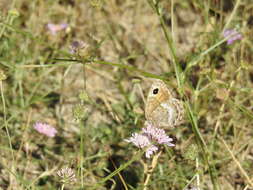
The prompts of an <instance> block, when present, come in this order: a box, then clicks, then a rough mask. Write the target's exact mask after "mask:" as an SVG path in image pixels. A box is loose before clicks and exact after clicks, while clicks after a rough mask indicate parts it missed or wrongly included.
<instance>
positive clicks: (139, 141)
mask: <svg viewBox="0 0 253 190" xmlns="http://www.w3.org/2000/svg"><path fill="white" fill-rule="evenodd" d="M125 141H126V142H131V143H133V144H134V145H135V146H137V147H138V148H141V149H143V148H146V153H145V155H146V157H147V158H150V156H151V155H152V154H154V153H155V152H156V151H157V150H158V147H156V146H155V145H153V144H152V142H151V139H150V138H149V137H148V136H147V135H145V134H139V133H133V134H132V137H130V138H129V139H126V140H125Z"/></svg>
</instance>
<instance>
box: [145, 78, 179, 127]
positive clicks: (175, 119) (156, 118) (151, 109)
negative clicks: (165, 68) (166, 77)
mask: <svg viewBox="0 0 253 190" xmlns="http://www.w3.org/2000/svg"><path fill="white" fill-rule="evenodd" d="M182 115H183V105H182V102H181V101H179V100H178V99H176V98H173V96H172V94H171V92H170V91H169V89H168V88H167V86H166V84H165V83H164V82H163V81H161V80H156V81H155V82H154V83H153V84H152V86H151V88H150V90H149V93H148V98H147V105H146V109H145V116H146V119H147V121H148V122H150V123H152V124H153V125H155V126H157V127H163V128H169V127H174V126H176V125H178V124H179V122H180V121H181V120H182Z"/></svg>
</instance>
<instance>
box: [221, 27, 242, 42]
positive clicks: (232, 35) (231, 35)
mask: <svg viewBox="0 0 253 190" xmlns="http://www.w3.org/2000/svg"><path fill="white" fill-rule="evenodd" d="M223 36H224V38H228V40H227V45H231V44H232V43H234V41H236V40H241V39H242V34H240V33H239V32H238V31H236V30H235V29H227V30H225V31H224V33H223Z"/></svg>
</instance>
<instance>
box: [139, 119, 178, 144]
mask: <svg viewBox="0 0 253 190" xmlns="http://www.w3.org/2000/svg"><path fill="white" fill-rule="evenodd" d="M146 125H147V126H146V128H143V129H142V132H143V133H144V134H146V135H147V136H148V137H149V138H150V139H152V140H154V141H156V142H157V143H158V144H165V145H167V146H175V145H174V144H172V143H171V142H172V141H173V139H172V138H170V137H169V136H168V135H166V133H165V131H164V130H163V129H159V128H156V127H153V126H152V125H151V124H150V123H147V124H146Z"/></svg>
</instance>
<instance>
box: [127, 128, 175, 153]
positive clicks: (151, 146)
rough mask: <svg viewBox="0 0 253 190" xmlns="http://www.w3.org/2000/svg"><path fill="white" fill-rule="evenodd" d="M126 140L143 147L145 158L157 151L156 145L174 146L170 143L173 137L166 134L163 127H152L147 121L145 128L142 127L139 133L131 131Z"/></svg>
mask: <svg viewBox="0 0 253 190" xmlns="http://www.w3.org/2000/svg"><path fill="white" fill-rule="evenodd" d="M126 141H127V142H131V143H133V144H134V145H135V146H137V147H138V148H141V149H143V148H145V149H146V152H145V156H146V157H147V158H150V157H151V155H152V154H154V153H155V152H156V151H158V146H157V145H162V144H165V145H167V146H175V145H174V144H172V143H171V142H172V141H173V139H172V138H170V137H169V136H168V135H166V134H165V131H164V130H163V129H159V128H156V127H153V126H152V125H151V124H149V123H147V126H146V128H142V132H141V133H133V134H132V136H131V137H130V138H129V139H126Z"/></svg>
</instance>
